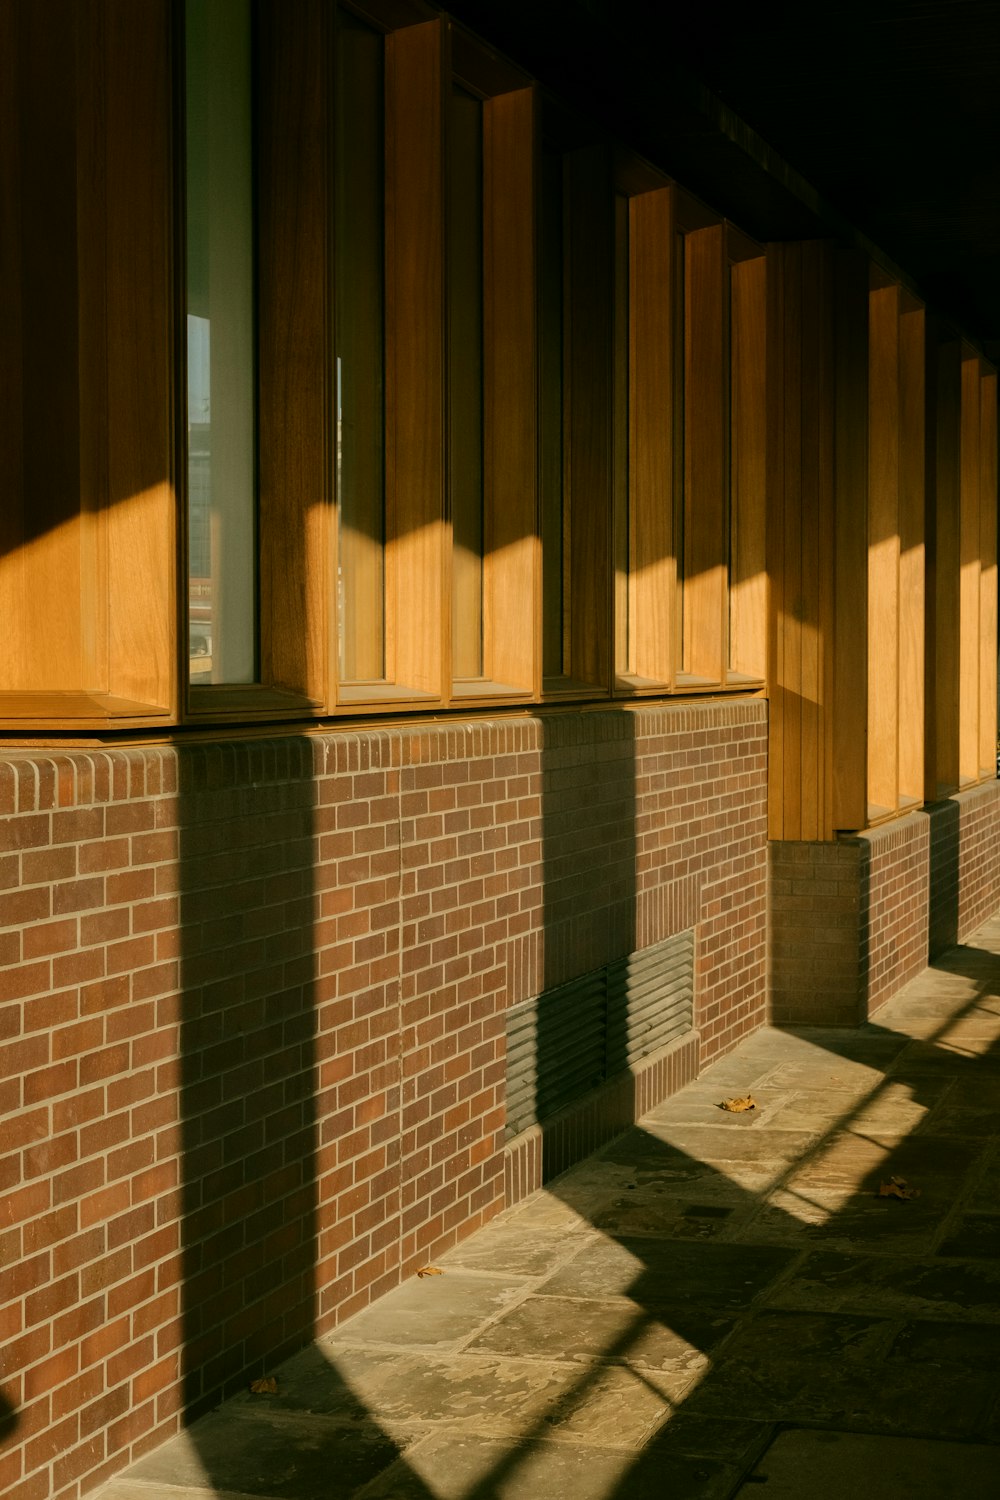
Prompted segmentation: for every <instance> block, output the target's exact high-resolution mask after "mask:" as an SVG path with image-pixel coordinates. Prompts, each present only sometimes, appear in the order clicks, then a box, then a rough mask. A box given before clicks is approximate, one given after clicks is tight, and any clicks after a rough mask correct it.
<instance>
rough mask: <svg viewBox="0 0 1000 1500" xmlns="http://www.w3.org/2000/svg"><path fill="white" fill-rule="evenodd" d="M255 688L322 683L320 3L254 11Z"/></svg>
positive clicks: (323, 119)
mask: <svg viewBox="0 0 1000 1500" xmlns="http://www.w3.org/2000/svg"><path fill="white" fill-rule="evenodd" d="M258 15H259V20H260V36H259V47H258V53H259V56H260V58H261V86H260V108H259V121H260V128H259V130H258V142H259V152H260V156H259V262H258V282H259V307H260V314H259V343H258V351H259V369H260V440H259V447H260V480H259V495H260V499H259V504H260V522H259V525H260V536H261V579H260V592H261V676H262V679H263V681H264V682H265V683H267V684H268V685H273V686H275V687H280V688H284V689H287V690H289V691H291V692H295V693H301V694H303V695H305V696H306V697H308V698H311V699H313V700H318V701H320V702H322V701H325V700H327V701H329V700H332V693H333V689H332V686H331V685H330V684H329V683H328V677H329V672H330V669H331V667H332V662H333V660H335V653H334V650H333V649H332V647H333V642H332V640H331V639H330V636H331V634H332V631H333V630H334V629H335V622H334V619H333V618H332V614H333V612H332V611H329V612H328V609H327V601H328V600H329V599H334V598H335V597H336V595H335V593H333V591H332V577H331V568H330V564H329V562H328V546H329V531H328V526H329V515H330V508H331V505H332V471H331V463H330V450H329V447H328V434H329V432H330V429H331V424H332V422H333V421H334V419H335V411H334V398H333V395H332V392H331V386H330V380H329V369H328V356H329V344H330V331H331V326H332V319H331V309H330V268H331V259H330V251H331V247H330V237H329V225H330V223H331V222H332V214H331V208H330V202H329V194H330V192H331V190H332V172H331V156H330V149H329V145H330V121H329V118H328V104H329V99H328V91H327V89H326V86H325V85H326V77H327V73H328V69H329V57H330V47H331V38H330V35H329V30H328V19H329V18H328V15H327V8H326V7H325V6H324V5H322V4H321V3H320V0H294V3H293V4H286V3H279V0H265V3H262V4H261V5H260V7H259V10H258Z"/></svg>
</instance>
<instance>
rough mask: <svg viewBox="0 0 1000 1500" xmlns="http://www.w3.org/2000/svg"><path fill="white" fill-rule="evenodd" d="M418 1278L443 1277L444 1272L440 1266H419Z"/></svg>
mask: <svg viewBox="0 0 1000 1500" xmlns="http://www.w3.org/2000/svg"><path fill="white" fill-rule="evenodd" d="M417 1275H418V1276H443V1275H444V1272H443V1271H442V1269H441V1267H440V1266H421V1267H420V1270H419V1271H418V1272H417Z"/></svg>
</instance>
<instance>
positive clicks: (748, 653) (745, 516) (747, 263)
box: [729, 254, 767, 680]
mask: <svg viewBox="0 0 1000 1500" xmlns="http://www.w3.org/2000/svg"><path fill="white" fill-rule="evenodd" d="M766 321H767V263H766V261H765V259H764V256H763V255H762V254H759V255H757V256H754V257H747V258H745V259H742V260H740V261H738V262H735V263H733V264H732V265H731V267H730V334H729V337H730V361H731V375H730V391H731V398H730V407H731V409H730V432H731V439H730V470H729V491H730V495H729V506H730V547H729V591H730V599H729V666H730V669H731V670H732V671H734V672H739V673H741V674H743V675H744V676H747V677H751V678H757V679H761V680H762V679H763V678H764V675H765V672H766V667H767V642H766V613H767V559H766V555H765V528H766V515H765V508H766V497H767V411H766V397H767V348H766V344H767V340H766Z"/></svg>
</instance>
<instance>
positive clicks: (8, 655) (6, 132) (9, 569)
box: [0, 0, 30, 689]
mask: <svg viewBox="0 0 1000 1500" xmlns="http://www.w3.org/2000/svg"><path fill="white" fill-rule="evenodd" d="M22 18H23V19H25V20H27V19H28V12H27V11H26V9H25V7H24V6H23V5H21V4H19V3H18V0H0V224H2V225H3V231H2V232H0V285H2V286H4V287H6V288H8V290H9V293H10V294H9V295H8V296H7V297H6V298H5V299H4V315H3V317H2V318H0V453H2V454H3V458H4V468H5V476H4V489H5V492H6V497H5V503H4V504H3V505H0V619H3V621H4V650H3V655H2V659H0V688H5V689H6V688H19V687H24V686H26V684H25V683H24V682H23V681H22V680H21V677H20V673H21V671H22V667H21V665H20V664H22V663H23V662H24V658H25V653H26V635H27V625H28V613H27V611H26V610H25V608H24V598H23V576H22V565H21V562H20V557H21V552H20V548H21V544H22V540H23V532H22V527H23V513H24V494H25V461H26V455H25V451H24V427H23V424H24V407H23V400H24V385H23V380H22V374H21V369H22V361H23V358H24V350H23V337H24V328H23V322H22V319H23V313H24V299H23V296H22V294H21V284H22V276H23V270H24V266H23V261H24V226H23V221H22V175H23V156H24V150H25V147H24V143H23V142H22V139H21V131H22V129H23V128H24V127H25V126H27V128H28V129H29V130H30V120H28V119H25V118H24V115H23V110H22V106H21V97H20V95H21V90H20V86H19V85H20V78H21V76H22V73H23V72H26V71H27V66H28V64H27V57H26V55H25V48H24V46H23V44H22V42H21V37H20V34H19V33H20V23H21V21H22Z"/></svg>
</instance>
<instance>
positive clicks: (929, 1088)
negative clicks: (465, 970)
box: [107, 924, 1000, 1500]
mask: <svg viewBox="0 0 1000 1500" xmlns="http://www.w3.org/2000/svg"><path fill="white" fill-rule="evenodd" d="M997 930H998V933H1000V924H998V928H997ZM969 953H970V950H969V949H963V950H961V951H960V953H959V955H958V958H957V959H956V963H961V964H963V965H965V966H966V968H967V969H968V970H969V971H970V972H972V970H973V969H975V977H974V979H972V980H970V979H969V978H968V977H967V976H966V975H965V974H960V973H955V974H949V973H937V972H936V973H934V974H932V975H931V976H929V978H928V979H927V980H926V982H922V988H921V990H920V992H919V993H917V992H916V991H915V990H914V988H913V987H911V990H910V991H909V992H907V993H905V994H904V995H903V996H901V997H900V998H899V999H898V1000H897V1001H894V1002H892V1006H891V1011H892V1014H891V1015H890V1014H889V1010H890V1007H887V1008H886V1010H885V1011H884V1012H883V1013H881V1014H880V1015H879V1017H878V1018H877V1022H876V1023H874V1024H872V1025H869V1026H865V1027H861V1028H859V1029H858V1030H857V1031H856V1032H854V1031H844V1030H842V1029H837V1030H833V1031H830V1032H828V1033H827V1032H822V1031H820V1030H819V1029H817V1028H809V1029H805V1028H802V1029H799V1030H798V1031H796V1032H788V1033H774V1032H767V1031H765V1032H762V1033H760V1034H758V1035H756V1036H754V1037H753V1038H751V1039H750V1040H749V1041H748V1042H747V1043H745V1044H743V1045H742V1046H741V1047H739V1048H738V1049H737V1050H736V1051H735V1052H734V1053H733V1054H732V1055H731V1056H730V1057H728V1058H726V1059H725V1060H724V1062H723V1063H722V1064H720V1065H719V1066H718V1067H716V1068H713V1069H710V1070H708V1071H707V1072H706V1073H705V1074H704V1075H703V1076H702V1078H701V1079H700V1080H699V1081H698V1082H697V1083H696V1084H695V1085H693V1086H690V1087H688V1088H687V1089H685V1090H683V1091H681V1092H680V1093H679V1094H678V1095H676V1096H675V1097H674V1098H673V1099H671V1100H668V1101H667V1102H666V1103H665V1104H663V1105H661V1106H660V1107H658V1108H657V1109H655V1110H654V1111H652V1112H651V1114H650V1115H648V1116H647V1117H646V1118H645V1119H644V1120H643V1121H642V1122H641V1124H640V1125H639V1126H638V1127H637V1128H635V1129H632V1130H630V1131H627V1132H625V1133H624V1134H623V1135H621V1136H620V1137H618V1138H617V1139H616V1140H614V1141H613V1142H611V1143H610V1144H609V1145H608V1146H607V1147H605V1148H604V1149H603V1150H602V1151H601V1152H599V1153H598V1154H597V1155H596V1156H594V1157H592V1158H590V1159H588V1160H587V1161H585V1162H583V1163H581V1164H580V1165H579V1166H578V1167H576V1168H574V1169H572V1170H570V1171H569V1172H567V1173H565V1174H564V1175H563V1176H561V1177H559V1178H557V1179H555V1180H554V1181H552V1182H551V1183H549V1184H548V1186H547V1187H546V1188H545V1189H544V1190H542V1191H540V1192H538V1193H537V1194H535V1195H534V1196H533V1197H531V1198H529V1199H528V1200H526V1201H525V1202H524V1203H522V1204H519V1205H517V1206H515V1207H514V1208H512V1209H510V1210H507V1211H506V1212H505V1213H503V1214H502V1215H500V1216H499V1217H498V1218H497V1219H496V1220H494V1221H493V1222H492V1223H491V1224H490V1225H488V1226H487V1227H486V1228H485V1229H484V1230H483V1231H481V1232H480V1233H479V1234H477V1235H475V1236H473V1237H472V1238H471V1239H469V1240H467V1241H465V1242H464V1243H463V1244H461V1245H459V1246H457V1247H456V1248H455V1249H454V1250H453V1251H449V1252H447V1253H445V1254H442V1255H440V1256H438V1257H436V1263H437V1264H438V1265H439V1268H440V1269H441V1270H442V1275H441V1276H439V1277H434V1278H428V1279H425V1280H422V1281H420V1280H417V1279H415V1278H414V1279H411V1280H409V1281H407V1282H406V1283H405V1284H404V1285H403V1286H402V1287H400V1288H399V1289H398V1290H397V1291H395V1292H392V1293H390V1294H388V1295H387V1296H386V1297H385V1298H383V1299H382V1300H381V1301H379V1302H378V1303H376V1304H375V1305H374V1306H373V1307H372V1308H370V1309H369V1310H367V1311H366V1312H363V1313H361V1314H359V1315H358V1316H356V1317H355V1318H353V1319H350V1320H348V1322H346V1323H345V1324H343V1325H342V1327H341V1328H340V1329H338V1330H336V1331H335V1332H334V1333H333V1334H331V1335H330V1336H329V1337H328V1338H327V1339H325V1340H323V1341H321V1342H320V1343H319V1344H317V1345H316V1346H315V1347H314V1348H313V1349H312V1350H310V1351H307V1352H306V1353H305V1354H304V1355H301V1356H299V1357H297V1359H295V1360H293V1361H291V1362H290V1363H288V1364H287V1365H285V1366H282V1367H281V1368H280V1369H279V1372H278V1374H279V1380H278V1392H277V1393H276V1394H275V1395H274V1396H273V1397H270V1398H268V1399H267V1402H266V1404H263V1405H262V1404H261V1402H260V1398H257V1397H254V1396H251V1395H249V1394H248V1393H245V1394H244V1395H242V1396H241V1397H239V1398H237V1400H236V1401H234V1402H231V1403H230V1404H229V1406H228V1407H225V1408H222V1409H221V1411H220V1412H219V1413H214V1414H212V1415H211V1416H210V1418H209V1419H208V1420H207V1423H206V1425H205V1428H204V1435H201V1433H200V1430H199V1437H198V1439H197V1441H196V1442H194V1443H193V1444H191V1443H188V1446H187V1447H184V1446H183V1444H182V1446H181V1447H180V1448H179V1449H178V1454H179V1459H178V1461H177V1463H176V1464H174V1463H173V1461H172V1460H171V1459H170V1458H169V1452H168V1451H167V1450H165V1454H164V1456H163V1458H162V1461H161V1462H160V1467H159V1468H158V1469H156V1470H155V1476H156V1477H155V1483H158V1484H160V1485H161V1491H162V1493H157V1494H156V1500H222V1497H225V1500H229V1496H230V1495H232V1496H236V1497H237V1500H243V1497H245V1496H249V1495H252V1496H254V1497H257V1500H340V1497H341V1496H348V1495H351V1496H358V1497H360V1500H487V1497H489V1500H535V1497H536V1496H544V1497H548V1496H552V1497H553V1500H562V1497H564V1496H566V1497H572V1500H624V1497H627V1500H647V1497H648V1500H653V1497H655V1500H665V1497H667V1496H674V1495H676V1496H678V1497H679V1500H680V1497H683V1500H729V1497H731V1496H733V1495H734V1494H736V1493H737V1492H739V1493H740V1494H743V1493H744V1491H745V1493H746V1494H748V1495H749V1494H752V1493H755V1490H753V1489H747V1488H746V1485H744V1490H740V1488H739V1486H740V1483H741V1481H742V1480H744V1478H745V1476H746V1475H747V1474H748V1472H750V1471H751V1470H753V1468H754V1466H755V1465H756V1464H758V1460H759V1459H760V1456H761V1454H763V1453H764V1451H765V1449H766V1448H767V1446H768V1443H769V1441H770V1439H771V1438H772V1437H773V1434H774V1431H775V1429H776V1426H778V1425H781V1424H787V1423H797V1424H808V1425H809V1426H811V1427H815V1428H817V1429H821V1430H827V1431H842V1430H844V1429H845V1428H849V1427H852V1426H853V1427H857V1428H859V1429H863V1430H864V1431H865V1432H866V1433H869V1434H873V1433H874V1434H881V1435H883V1437H882V1440H887V1439H888V1438H889V1437H890V1435H893V1434H898V1433H901V1432H902V1433H910V1432H914V1431H919V1432H920V1433H922V1434H924V1436H925V1438H928V1439H931V1438H933V1439H934V1440H935V1441H937V1442H941V1443H945V1442H948V1443H953V1442H955V1441H958V1440H961V1441H962V1442H964V1443H970V1444H971V1443H974V1442H980V1443H982V1442H989V1443H993V1444H997V1443H1000V1398H998V1395H997V1377H998V1372H1000V1338H998V1335H1000V1140H998V1139H997V1138H996V1137H997V1135H998V1134H1000V1068H998V1067H997V1066H996V1058H997V1057H998V1056H1000V1000H997V999H996V998H995V997H993V996H991V995H989V994H985V993H984V989H983V985H984V984H985V982H986V980H987V978H988V977H989V975H990V973H991V969H990V967H988V966H986V965H984V964H980V965H978V966H974V965H972V964H970V963H969V962H968V955H969ZM987 958H988V960H989V965H991V966H992V967H993V969H995V968H996V967H997V959H996V958H995V957H993V956H992V955H987ZM924 1012H926V1013H924ZM747 1094H752V1095H753V1096H754V1099H755V1104H756V1106H757V1107H756V1108H755V1109H754V1110H753V1111H746V1112H744V1113H742V1114H739V1113H737V1114H727V1113H726V1112H725V1111H723V1110H721V1109H720V1104H721V1102H722V1100H724V1099H725V1098H727V1097H731V1096H737V1095H738V1096H741V1097H742V1096H745V1095H747ZM894 1176H896V1177H900V1178H902V1179H904V1181H905V1182H906V1183H908V1184H911V1185H912V1186H913V1187H915V1188H917V1189H919V1196H915V1197H913V1198H912V1199H895V1198H886V1197H882V1196H880V1195H879V1188H880V1184H881V1183H882V1182H883V1181H885V1180H891V1178H892V1177H894ZM300 1435H301V1436H300ZM227 1443H228V1445H229V1447H230V1448H232V1447H233V1445H234V1444H235V1445H236V1447H237V1449H238V1450H239V1449H240V1445H244V1446H247V1445H248V1446H249V1447H251V1448H254V1449H256V1450H259V1451H257V1453H256V1457H255V1459H254V1465H255V1467H254V1466H249V1467H248V1465H247V1464H245V1463H243V1462H242V1459H243V1457H244V1454H243V1453H242V1451H237V1452H236V1455H235V1458H234V1459H233V1461H232V1462H231V1463H230V1461H229V1460H228V1459H227V1458H226V1457H225V1454H226V1452H227V1447H226V1445H227ZM283 1444H284V1447H283ZM341 1445H346V1446H347V1447H349V1448H350V1450H351V1451H350V1453H349V1454H347V1456H346V1458H345V1461H344V1462H343V1463H340V1461H339V1459H338V1456H337V1455H338V1454H339V1452H340V1446H341ZM286 1449H287V1450H288V1451H286ZM143 1462H145V1461H143ZM199 1463H200V1464H201V1469H200V1470H199V1469H198V1467H197V1465H198V1464H199ZM227 1465H228V1466H227ZM134 1472H135V1474H136V1476H137V1478H136V1479H135V1480H134V1481H133V1479H132V1478H131V1477H128V1478H127V1479H124V1480H122V1481H116V1482H115V1483H116V1485H119V1484H125V1485H126V1486H133V1487H132V1488H126V1489H124V1490H121V1489H118V1490H115V1489H112V1490H109V1492H108V1496H107V1500H150V1493H151V1492H150V1484H151V1482H154V1481H153V1480H151V1479H150V1477H149V1476H150V1475H151V1474H153V1473H154V1471H153V1470H147V1471H143V1469H142V1465H140V1466H139V1468H138V1469H137V1470H136V1471H134ZM760 1472H761V1473H763V1472H764V1470H763V1468H761V1469H760ZM199 1475H200V1478H199ZM310 1486H312V1487H311V1488H310ZM154 1493H155V1492H154ZM804 1493H808V1492H804ZM859 1493H864V1489H863V1488H862V1489H861V1490H859ZM872 1493H873V1494H874V1493H877V1491H876V1490H872Z"/></svg>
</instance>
